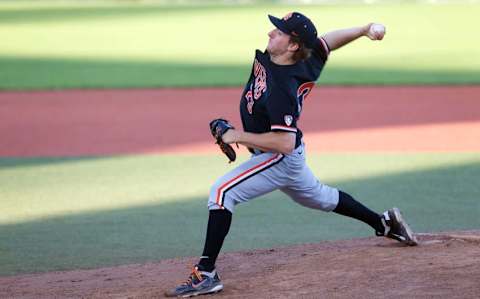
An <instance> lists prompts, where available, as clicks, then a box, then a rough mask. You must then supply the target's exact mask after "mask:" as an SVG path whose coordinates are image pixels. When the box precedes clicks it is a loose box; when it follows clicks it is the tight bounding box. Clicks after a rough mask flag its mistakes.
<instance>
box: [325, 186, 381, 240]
mask: <svg viewBox="0 0 480 299" xmlns="http://www.w3.org/2000/svg"><path fill="white" fill-rule="evenodd" d="M333 211H334V212H335V213H337V214H340V215H344V216H348V217H352V218H355V219H357V220H360V221H363V222H365V223H366V224H368V225H370V226H371V227H373V229H374V230H375V232H376V233H377V234H382V235H383V232H384V230H385V227H384V226H383V224H382V220H381V216H380V215H378V214H377V213H375V212H373V211H372V210H370V209H369V208H367V207H365V206H364V205H362V204H361V203H359V202H358V201H356V200H355V199H353V197H351V196H350V195H349V194H348V193H345V192H343V191H339V198H338V205H337V207H336V208H335V209H334V210H333Z"/></svg>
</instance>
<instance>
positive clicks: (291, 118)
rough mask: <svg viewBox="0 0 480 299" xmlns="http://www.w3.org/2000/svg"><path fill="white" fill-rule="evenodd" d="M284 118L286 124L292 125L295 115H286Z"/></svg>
mask: <svg viewBox="0 0 480 299" xmlns="http://www.w3.org/2000/svg"><path fill="white" fill-rule="evenodd" d="M283 120H285V124H286V125H287V126H289V127H290V126H291V125H292V122H293V116H291V115H285V116H284V117H283Z"/></svg>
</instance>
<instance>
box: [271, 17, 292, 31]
mask: <svg viewBox="0 0 480 299" xmlns="http://www.w3.org/2000/svg"><path fill="white" fill-rule="evenodd" d="M268 18H269V19H270V22H272V24H273V25H274V26H275V27H277V29H279V30H280V31H282V32H283V33H286V34H290V31H288V29H287V27H286V26H285V22H284V21H283V20H282V19H279V18H277V17H274V16H272V15H268Z"/></svg>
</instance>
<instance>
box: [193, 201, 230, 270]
mask: <svg viewBox="0 0 480 299" xmlns="http://www.w3.org/2000/svg"><path fill="white" fill-rule="evenodd" d="M231 223H232V213H231V212H230V211H228V210H226V209H225V210H210V212H209V216H208V226H207V238H206V240H205V247H204V248H203V254H202V257H201V258H200V262H199V263H198V266H199V268H200V270H202V271H207V272H212V271H213V269H215V261H216V260H217V257H218V254H219V253H220V249H222V245H223V240H224V239H225V237H226V236H227V234H228V231H229V229H230V224H231Z"/></svg>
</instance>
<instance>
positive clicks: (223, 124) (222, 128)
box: [210, 118, 238, 163]
mask: <svg viewBox="0 0 480 299" xmlns="http://www.w3.org/2000/svg"><path fill="white" fill-rule="evenodd" d="M230 129H234V127H233V126H232V125H231V124H229V123H228V121H227V120H225V119H222V118H217V119H214V120H212V121H211V122H210V132H211V133H212V136H213V138H215V141H216V144H218V146H219V147H220V149H221V150H222V152H223V153H224V154H225V155H226V156H227V157H228V160H230V161H229V162H228V163H231V162H233V161H235V159H236V157H237V154H236V153H235V151H234V150H233V147H232V146H231V145H230V144H227V143H225V142H223V140H222V136H223V134H225V133H226V132H227V131H228V130H230ZM237 146H238V145H237Z"/></svg>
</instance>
